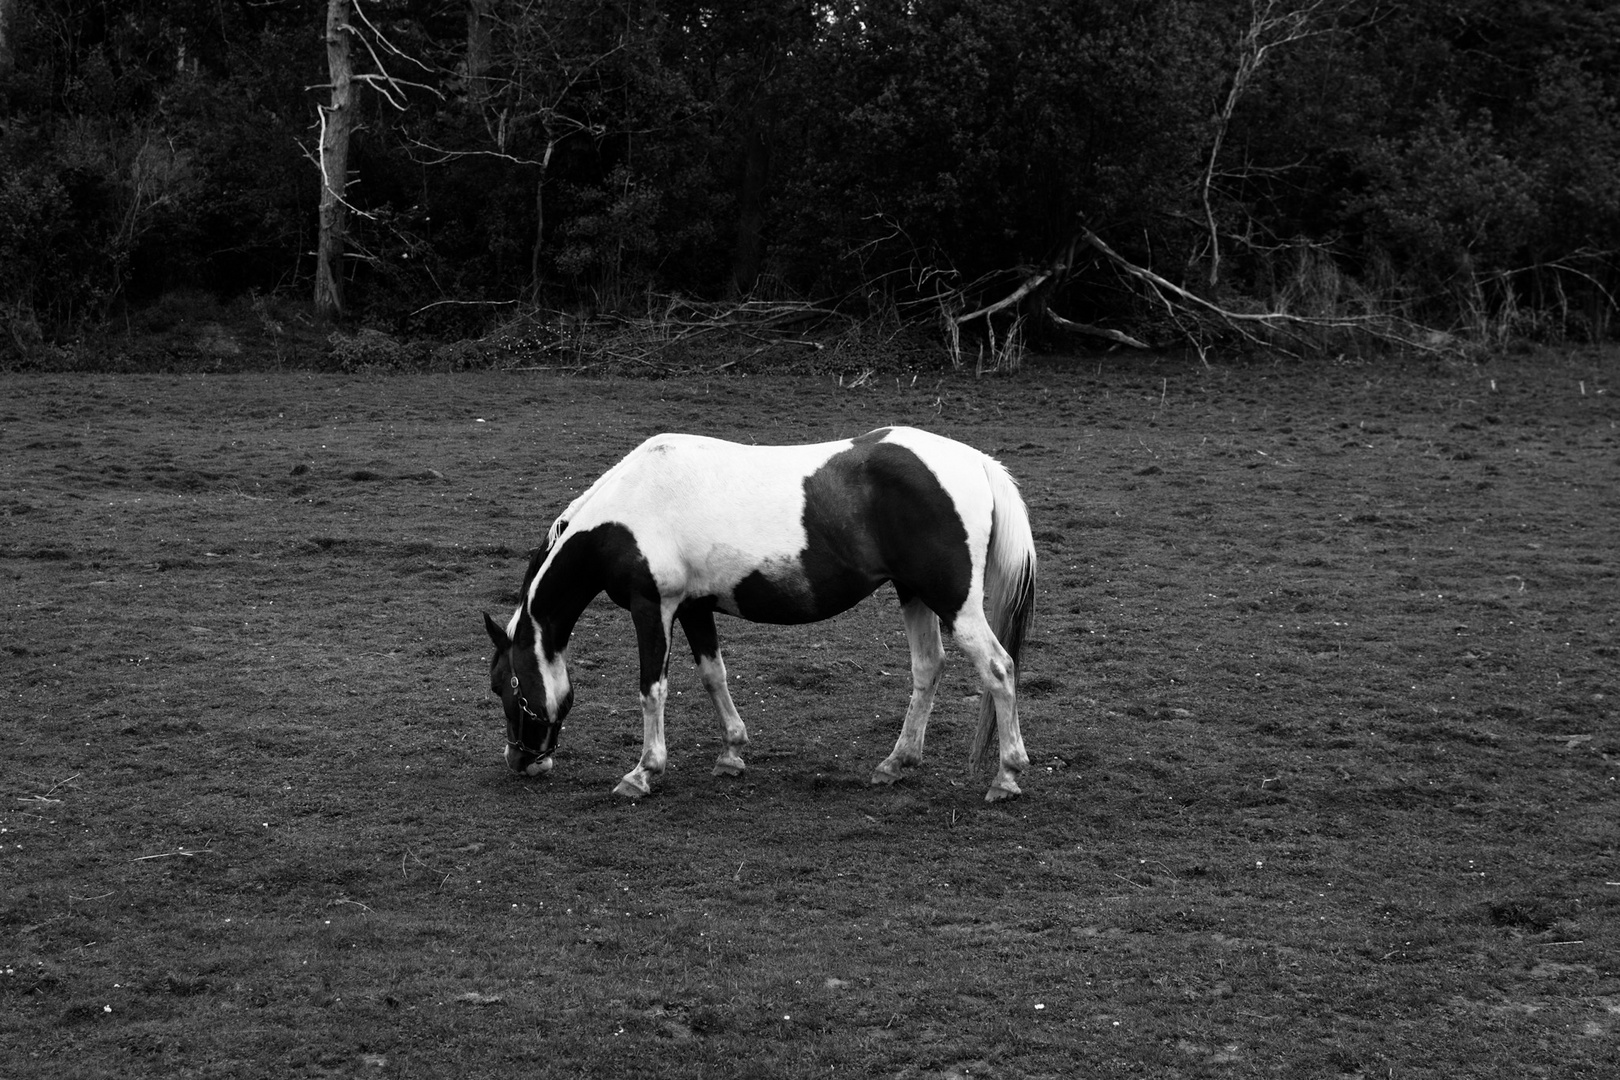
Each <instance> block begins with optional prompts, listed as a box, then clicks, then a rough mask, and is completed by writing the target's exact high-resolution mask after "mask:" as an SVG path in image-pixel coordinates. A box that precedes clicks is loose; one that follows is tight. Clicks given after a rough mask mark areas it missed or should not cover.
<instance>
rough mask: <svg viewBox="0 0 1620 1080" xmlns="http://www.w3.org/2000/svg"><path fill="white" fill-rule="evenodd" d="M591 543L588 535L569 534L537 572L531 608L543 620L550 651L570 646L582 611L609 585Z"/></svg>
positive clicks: (544, 639) (543, 637)
mask: <svg viewBox="0 0 1620 1080" xmlns="http://www.w3.org/2000/svg"><path fill="white" fill-rule="evenodd" d="M591 547H592V545H591V543H590V538H589V537H588V536H586V535H582V534H575V535H572V536H569V535H566V534H565V535H564V537H563V539H562V543H561V546H560V547H559V548H558V550H557V551H556V553H555V554H554V555H553V556H552V557H551V558H550V559H548V560H547V561H546V565H545V566H544V568H542V569H541V570H540V572H539V573H538V574H537V575H536V576H535V579H534V586H533V599H532V600H531V601H530V603H529V610H530V611H531V612H533V613H534V617H535V619H536V620H537V621H538V622H539V623H540V635H541V642H542V644H543V646H544V650H545V652H546V653H547V654H552V655H554V654H556V653H560V652H562V651H563V650H564V649H566V648H567V647H568V636H569V635H570V634H572V633H573V632H574V624H575V623H577V622H578V621H579V616H580V613H581V612H583V611H584V610H585V607H586V605H587V604H589V603H590V602H591V601H592V600H594V599H596V595H597V594H598V593H600V592H601V591H602V590H603V588H605V587H606V586H605V583H604V582H603V581H602V580H601V575H600V571H598V570H597V560H596V558H595V552H594V551H593V550H590V549H591Z"/></svg>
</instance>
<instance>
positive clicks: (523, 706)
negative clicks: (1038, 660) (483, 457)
mask: <svg viewBox="0 0 1620 1080" xmlns="http://www.w3.org/2000/svg"><path fill="white" fill-rule="evenodd" d="M886 581H892V582H893V583H894V587H895V591H896V592H897V593H898V594H899V598H900V603H901V611H902V613H903V614H904V617H905V624H906V637H907V639H908V641H909V642H910V645H911V678H912V691H911V704H910V707H909V708H907V710H906V716H905V720H904V722H903V723H902V725H901V729H900V737H899V739H898V740H897V741H896V742H895V744H894V750H893V752H891V753H890V754H889V756H888V757H887V758H885V759H884V760H883V761H882V762H881V763H880V764H879V765H878V766H877V769H876V771H875V772H874V773H873V775H872V782H873V783H882V784H888V783H893V782H894V781H895V780H898V779H900V778H901V777H902V776H904V775H905V773H906V771H907V770H908V769H910V768H912V767H914V766H916V765H918V764H920V763H921V761H922V750H923V735H924V731H925V729H926V727H927V724H928V714H929V712H930V711H931V710H932V709H933V705H934V694H935V691H936V690H937V689H938V688H939V682H940V675H941V672H942V669H943V666H944V658H945V650H944V646H943V644H942V643H941V639H940V628H941V626H942V625H943V627H944V628H945V629H946V630H948V631H949V632H950V633H951V634H952V635H953V636H954V637H955V639H956V641H957V643H958V644H959V645H960V647H961V649H962V651H963V652H964V653H966V654H967V656H968V657H969V658H970V659H971V660H972V662H973V664H974V666H975V668H976V669H977V670H978V672H979V677H980V679H981V680H982V681H983V684H984V694H983V696H982V698H981V699H980V711H979V726H978V731H977V733H976V735H975V737H974V741H973V748H972V753H971V756H970V763H971V764H972V765H974V766H976V765H977V764H978V762H979V759H980V758H981V757H982V756H983V754H984V753H985V752H986V751H987V750H988V749H989V748H990V746H991V745H996V744H998V747H999V751H1000V757H999V767H998V768H997V770H996V774H995V777H994V779H993V780H992V781H991V785H990V789H989V792H988V793H987V794H986V796H985V798H986V799H988V800H991V801H994V800H996V799H1002V798H1006V797H1008V796H1012V795H1018V794H1020V791H1019V788H1018V774H1019V773H1020V772H1021V771H1023V770H1024V769H1025V768H1026V767H1028V765H1029V756H1028V754H1027V753H1025V750H1024V740H1023V736H1022V735H1021V734H1020V732H1019V730H1018V705H1017V700H1016V694H1015V689H1016V685H1017V675H1016V672H1017V667H1016V664H1017V660H1018V653H1019V646H1020V645H1021V644H1022V642H1023V639H1024V634H1025V632H1026V631H1027V629H1028V627H1029V623H1030V617H1031V615H1032V613H1033V610H1034V599H1035V547H1034V542H1033V539H1032V537H1031V535H1030V527H1029V517H1028V514H1027V512H1026V511H1025V509H1024V502H1023V500H1022V499H1021V498H1020V497H1019V494H1018V488H1017V486H1016V484H1014V482H1013V480H1012V478H1011V477H1010V476H1009V475H1008V474H1007V470H1006V469H1005V468H1003V467H1002V466H1001V464H1000V463H999V462H997V461H995V460H994V459H993V458H990V457H988V456H987V455H985V454H983V453H980V452H979V451H978V450H975V449H973V448H972V447H969V446H964V445H963V444H961V443H959V442H953V441H952V440H950V439H946V438H943V437H941V436H939V435H933V434H930V433H929V432H926V431H919V430H917V429H915V428H905V427H890V428H880V429H878V430H877V431H873V432H870V433H869V434H866V435H862V436H860V437H859V438H856V439H846V440H843V441H840V442H828V443H816V444H812V445H805V446H745V445H740V444H738V443H730V442H722V441H721V440H719V439H711V438H705V437H703V436H698V435H656V436H654V437H653V438H650V439H648V440H647V441H646V442H644V443H642V444H641V445H640V446H638V447H636V448H635V449H634V450H632V451H631V452H630V453H629V455H628V456H626V457H625V458H624V460H623V461H620V462H619V463H618V464H617V465H615V466H613V468H611V469H609V470H608V471H607V472H606V473H604V474H603V475H602V477H601V478H600V479H598V480H597V481H596V483H594V484H592V485H591V486H590V488H589V489H588V490H587V491H586V492H585V493H584V494H583V495H581V496H580V497H579V498H577V499H575V500H574V501H573V503H572V504H571V505H570V506H569V507H568V509H567V510H565V511H563V513H562V515H561V516H560V517H558V518H557V520H556V522H555V523H554V524H553V525H552V526H551V530H550V532H549V533H548V534H547V536H546V542H545V544H544V546H543V547H542V548H541V549H540V550H539V551H538V552H537V553H536V554H535V556H534V558H533V560H532V561H531V562H530V564H529V568H528V571H527V573H526V574H525V575H524V578H523V587H522V589H521V591H520V597H521V599H520V602H519V604H518V608H517V610H516V611H515V612H513V614H512V617H511V619H510V620H508V622H507V624H506V626H505V627H504V628H502V627H501V626H499V625H498V624H496V623H495V621H494V620H493V619H491V618H490V617H489V616H488V615H487V614H486V615H485V616H484V625H485V628H486V629H487V630H488V631H489V636H490V639H491V640H492V641H493V642H494V643H495V655H494V656H493V658H492V659H491V661H490V689H491V690H492V691H493V692H494V693H495V694H496V695H498V696H499V697H500V699H501V704H502V706H503V708H504V709H505V712H506V761H507V764H508V765H509V766H510V767H511V768H512V769H513V770H514V771H516V772H519V773H524V774H526V775H531V776H532V775H536V774H539V773H542V772H545V771H547V770H549V769H550V768H551V767H552V764H553V762H552V753H553V751H554V750H555V749H556V747H557V735H558V732H559V731H560V730H561V727H562V721H563V717H564V716H565V715H566V714H567V712H568V707H569V705H570V703H571V702H572V699H573V693H572V691H571V689H570V688H569V682H568V667H567V664H566V663H565V655H566V650H567V648H568V638H569V634H570V633H571V632H572V630H573V628H574V624H575V622H576V621H577V620H578V618H579V616H580V613H581V612H582V611H583V610H584V609H585V606H586V605H587V604H589V603H590V602H591V600H592V599H593V598H595V597H596V596H597V595H598V594H599V593H602V592H606V593H607V594H608V596H609V598H611V599H612V600H613V602H614V603H616V604H618V605H619V606H620V607H622V608H626V609H628V610H629V612H630V618H631V621H632V622H633V623H634V624H635V629H636V643H637V645H638V648H639V652H640V660H641V718H642V745H641V760H640V762H639V763H638V764H637V765H636V767H635V768H634V769H632V770H630V772H629V773H627V774H626V775H625V777H624V779H623V780H621V781H620V782H619V785H618V787H616V788H615V789H614V790H615V791H616V792H617V793H618V794H620V795H624V796H627V797H629V798H632V799H636V798H640V797H641V796H643V795H646V794H647V793H648V792H649V791H651V789H652V782H653V780H655V779H656V778H657V777H658V776H659V774H660V773H662V772H663V770H664V764H665V761H666V758H667V754H666V750H665V745H664V701H665V698H666V697H667V695H668V693H669V652H670V641H671V633H672V628H673V625H674V624H675V623H676V622H679V623H680V624H681V628H682V629H683V630H684V631H685V632H686V640H687V643H688V644H689V645H690V646H691V648H692V655H693V657H694V658H695V659H696V661H697V669H698V675H699V678H700V679H701V680H702V683H703V687H704V689H705V690H707V691H708V693H709V697H710V698H711V699H713V701H714V707H715V709H716V711H717V712H719V714H720V721H721V723H722V724H724V725H725V742H726V748H725V750H724V752H722V753H721V754H720V757H719V759H718V760H717V761H716V762H715V767H714V772H715V774H716V775H729V776H736V775H738V774H739V773H741V772H742V771H743V768H744V765H743V760H742V757H741V755H740V753H739V751H740V750H741V748H742V747H743V746H744V745H746V744H747V742H748V732H747V729H746V728H745V727H744V726H743V721H742V718H741V717H740V716H738V715H737V707H736V706H735V705H734V704H733V703H732V700H731V694H730V692H729V691H728V690H727V689H726V668H725V664H724V663H723V662H722V661H721V659H720V645H719V639H718V636H717V635H716V632H715V626H714V613H715V612H716V611H722V612H725V613H726V614H728V615H736V616H739V617H741V618H744V619H748V620H750V621H752V622H764V623H779V624H786V623H806V622H815V621H817V620H820V619H826V618H830V617H831V616H833V615H836V614H838V613H839V612H841V611H846V610H848V609H849V608H851V607H853V606H854V605H855V604H857V603H859V602H860V601H861V600H862V599H863V598H865V597H867V596H870V595H871V594H872V593H873V591H875V590H876V589H877V588H878V586H880V585H882V584H883V583H884V582H886ZM987 615H988V617H987Z"/></svg>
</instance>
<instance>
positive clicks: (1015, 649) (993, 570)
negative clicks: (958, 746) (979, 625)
mask: <svg viewBox="0 0 1620 1080" xmlns="http://www.w3.org/2000/svg"><path fill="white" fill-rule="evenodd" d="M984 473H985V478H986V479H987V480H989V482H990V495H991V499H992V501H993V506H994V509H993V511H992V514H991V518H990V545H989V549H988V550H987V551H986V553H985V559H984V609H985V610H984V613H985V618H986V619H988V620H989V622H990V629H991V630H992V631H993V632H994V633H995V635H996V639H997V640H998V641H1000V642H1001V647H1002V648H1004V649H1006V650H1007V653H1008V655H1009V656H1011V657H1012V659H1013V671H1012V677H1013V685H1014V688H1015V689H1016V687H1017V680H1018V657H1019V654H1020V653H1021V652H1022V651H1023V647H1024V636H1025V635H1026V634H1027V633H1028V632H1029V627H1030V623H1031V622H1032V621H1033V620H1034V617H1035V537H1034V536H1033V535H1032V534H1031V533H1030V528H1029V511H1028V510H1026V509H1025V508H1024V500H1023V497H1022V496H1020V495H1019V494H1018V484H1017V483H1016V482H1015V481H1014V480H1013V478H1012V477H1011V476H1010V475H1008V473H1007V470H1006V469H1005V468H1003V467H1002V465H1001V463H1000V462H999V461H995V460H994V459H992V458H988V457H987V458H985V463H984ZM996 746H997V736H996V702H995V698H994V697H992V696H991V695H990V694H988V693H986V694H983V695H982V696H981V697H980V699H979V726H978V728H977V730H976V731H975V733H974V736H973V748H972V751H971V753H970V756H969V758H968V766H969V768H972V769H977V768H978V767H979V763H980V762H981V761H983V760H984V759H985V755H986V754H987V753H991V752H993V751H994V750H995V748H996Z"/></svg>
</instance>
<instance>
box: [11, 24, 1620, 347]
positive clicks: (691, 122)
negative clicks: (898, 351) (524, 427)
mask: <svg viewBox="0 0 1620 1080" xmlns="http://www.w3.org/2000/svg"><path fill="white" fill-rule="evenodd" d="M339 53H341V54H342V55H341V57H340V56H339V55H338V54H339ZM1617 82H1620V8H1617V7H1616V6H1615V5H1613V4H1611V3H1608V2H1607V0H1403V2H1391V0H1205V2H1196V3H1195V2H1191V0H825V2H812V0H738V2H735V3H714V2H708V3H705V2H697V0H322V2H320V3H316V2H314V0H307V2H302V3H300V2H294V0H0V103H3V105H0V322H3V323H4V324H5V325H6V326H7V328H8V330H9V331H10V335H11V337H12V338H13V339H14V340H17V341H20V340H22V339H23V338H25V337H26V336H28V335H29V334H33V335H35V336H36V337H37V336H40V335H44V336H46V337H49V336H51V335H55V334H63V333H71V332H73V331H74V329H75V328H77V327H80V326H83V325H84V324H85V323H87V322H93V321H96V320H102V319H105V318H107V317H108V316H109V315H111V314H113V313H115V312H118V311H120V310H128V309H130V308H139V307H140V306H141V305H144V304H149V303H151V302H152V301H154V300H155V299H156V298H158V297H160V296H162V295H164V294H165V293H167V292H170V291H173V290H177V289H202V290H208V291H210V292H213V293H216V294H219V295H221V296H225V297H230V296H240V295H243V294H247V293H250V292H257V293H260V294H275V295H282V296H298V297H304V298H307V299H308V301H309V303H310V304H311V305H312V306H313V307H315V308H316V309H318V310H319V311H320V312H321V313H322V314H323V315H325V316H327V317H331V318H336V319H342V320H346V321H349V322H351V323H360V324H366V325H374V326H381V327H387V328H390V329H393V330H399V331H404V332H410V333H420V334H438V335H455V334H462V335H466V334H474V333H477V332H478V331H479V330H480V329H481V328H484V327H487V326H488V325H490V324H491V323H492V322H493V321H496V320H498V319H500V318H502V317H504V316H506V315H508V314H509V313H511V312H512V311H513V310H516V309H525V310H534V309H546V310H558V311H571V312H586V313H590V312H626V311H635V310H645V309H646V308H647V307H648V306H649V305H653V304H657V303H662V302H667V301H666V300H665V299H664V298H667V297H669V296H671V295H679V296H684V297H692V298H701V299H706V300H710V301H717V300H724V299H727V298H738V299H740V298H760V297H766V298H799V299H805V300H813V301H814V302H816V303H817V304H821V305H826V306H829V307H836V308H841V309H843V310H867V311H876V310H884V311H889V312H893V313H895V314H897V315H899V316H900V317H901V318H903V319H911V320H916V321H922V322H932V323H934V324H937V325H939V326H941V327H943V328H944V330H945V332H947V333H949V334H955V333H959V332H960V331H962V330H964V329H968V330H970V331H974V330H975V327H976V326H977V327H978V329H977V331H975V332H985V333H988V334H989V335H991V337H992V339H994V336H995V335H996V334H997V333H998V331H999V332H1000V333H1001V334H1003V335H1006V334H1007V333H1009V332H1035V331H1037V330H1038V331H1040V332H1044V333H1064V332H1070V331H1073V332H1081V333H1091V334H1103V335H1106V336H1111V337H1113V338H1114V339H1115V340H1123V341H1127V342H1133V343H1135V342H1151V341H1153V340H1155V339H1159V340H1163V339H1165V338H1167V337H1175V336H1177V335H1178V334H1190V335H1194V336H1196V333H1202V332H1218V333H1219V332H1232V333H1236V334H1241V335H1245V336H1253V333H1252V332H1258V331H1261V330H1264V331H1266V332H1274V331H1285V332H1286V331H1288V330H1289V329H1290V328H1293V329H1299V328H1303V327H1320V328H1327V327H1334V326H1346V325H1352V324H1356V323H1357V322H1358V321H1359V320H1372V321H1375V322H1376V325H1380V326H1385V325H1392V324H1390V323H1388V322H1382V321H1377V320H1390V319H1394V320H1399V323H1400V325H1402V326H1407V327H1425V328H1430V329H1431V330H1433V331H1435V332H1437V333H1443V334H1446V335H1454V336H1461V337H1466V338H1469V339H1472V340H1497V341H1500V340H1506V339H1507V338H1517V337H1542V338H1557V339H1578V340H1592V341H1597V340H1603V339H1606V338H1607V337H1609V336H1610V334H1611V328H1612V314H1613V311H1614V306H1615V295H1616V291H1617V288H1620V260H1617V252H1620V106H1617V89H1620V88H1617ZM339 142H341V146H338V145H337V144H338V143H339ZM338 150H341V151H342V153H341V155H339V154H338V153H337V152H336V151H338ZM979 324H982V326H981V325H979ZM1195 324H1196V327H1198V328H1202V329H1199V330H1196V332H1195ZM1211 328H1213V329H1211Z"/></svg>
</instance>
